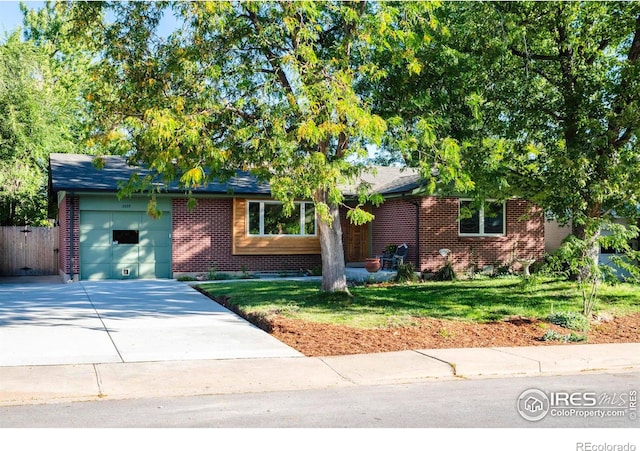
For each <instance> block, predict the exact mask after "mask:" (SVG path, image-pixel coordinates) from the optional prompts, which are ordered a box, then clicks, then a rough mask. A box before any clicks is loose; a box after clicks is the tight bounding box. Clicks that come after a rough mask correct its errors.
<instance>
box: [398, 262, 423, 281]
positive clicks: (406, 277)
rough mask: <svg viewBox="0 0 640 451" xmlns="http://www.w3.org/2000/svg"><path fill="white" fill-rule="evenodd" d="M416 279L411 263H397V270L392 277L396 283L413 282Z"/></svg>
mask: <svg viewBox="0 0 640 451" xmlns="http://www.w3.org/2000/svg"><path fill="white" fill-rule="evenodd" d="M417 279H418V277H417V276H416V273H415V271H414V269H413V265H412V264H411V263H405V264H403V265H398V272H397V273H396V277H395V279H394V281H395V282H397V283H406V282H415V281H416V280H417Z"/></svg>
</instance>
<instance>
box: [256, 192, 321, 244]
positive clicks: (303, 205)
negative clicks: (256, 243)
mask: <svg viewBox="0 0 640 451" xmlns="http://www.w3.org/2000/svg"><path fill="white" fill-rule="evenodd" d="M251 204H260V233H258V234H255V233H251V223H250V219H251V218H250V216H249V215H250V205H251ZM266 204H270V205H282V202H278V201H275V200H247V211H246V215H245V217H246V222H247V230H246V233H247V236H256V237H274V236H278V237H281V236H282V237H315V236H318V218H317V216H314V217H313V221H314V224H313V230H314V233H313V234H311V233H306V231H305V230H306V228H305V219H306V205H307V204H311V205H313V202H303V201H301V202H294V204H295V205H297V206H298V208H299V212H300V231H301V233H299V234H291V233H283V234H281V235H274V234H265V233H264V206H265V205H266Z"/></svg>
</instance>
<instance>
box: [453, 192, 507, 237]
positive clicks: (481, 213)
mask: <svg viewBox="0 0 640 451" xmlns="http://www.w3.org/2000/svg"><path fill="white" fill-rule="evenodd" d="M463 202H473V199H459V200H458V218H459V217H460V215H461V213H460V210H461V209H462V203H463ZM485 203H494V204H496V203H499V202H497V201H495V200H492V199H487V200H486V201H485ZM501 203H502V233H485V232H484V220H485V217H484V204H483V205H482V206H481V207H480V210H479V211H478V221H479V222H480V224H479V233H462V232H461V231H460V219H458V236H462V237H483V236H494V237H497V236H505V235H506V234H507V203H506V202H505V201H502V202H501Z"/></svg>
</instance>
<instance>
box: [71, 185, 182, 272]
mask: <svg viewBox="0 0 640 451" xmlns="http://www.w3.org/2000/svg"><path fill="white" fill-rule="evenodd" d="M146 206H147V201H146V200H145V201H144V202H142V201H140V202H138V200H136V199H133V200H128V201H126V202H121V201H115V200H114V199H113V198H111V197H110V196H84V197H82V199H81V203H80V209H81V211H80V266H81V268H80V272H81V277H82V278H83V279H135V278H169V277H171V274H172V273H171V269H172V268H171V267H172V262H171V252H172V245H171V228H172V221H171V202H170V199H164V200H163V202H162V209H163V210H164V211H163V214H162V216H161V217H160V218H159V219H153V218H151V217H150V216H148V215H147V213H146ZM122 209H125V210H126V211H122ZM114 231H115V232H114ZM129 231H136V232H137V233H136V232H129ZM114 237H116V238H114ZM116 239H117V241H118V242H119V243H120V244H113V242H114V240H116ZM123 270H127V271H126V272H127V273H128V274H126V275H123V273H122V271H123Z"/></svg>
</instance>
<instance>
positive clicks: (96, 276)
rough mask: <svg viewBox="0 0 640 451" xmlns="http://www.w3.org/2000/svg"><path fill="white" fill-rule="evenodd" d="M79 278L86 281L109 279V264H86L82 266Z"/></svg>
mask: <svg viewBox="0 0 640 451" xmlns="http://www.w3.org/2000/svg"><path fill="white" fill-rule="evenodd" d="M80 277H81V278H82V279H86V280H101V279H110V278H111V264H110V263H86V264H83V265H82V269H81V271H80Z"/></svg>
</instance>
